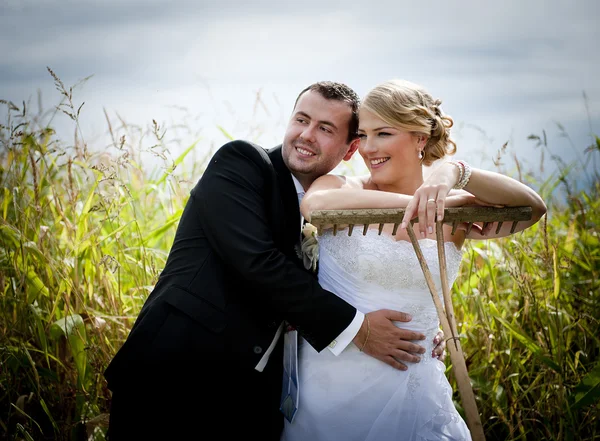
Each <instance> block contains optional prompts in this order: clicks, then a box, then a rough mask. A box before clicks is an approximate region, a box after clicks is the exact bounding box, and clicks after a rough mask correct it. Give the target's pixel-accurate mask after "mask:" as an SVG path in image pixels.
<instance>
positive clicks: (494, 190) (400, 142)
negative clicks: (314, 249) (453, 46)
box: [282, 80, 546, 441]
mask: <svg viewBox="0 0 600 441" xmlns="http://www.w3.org/2000/svg"><path fill="white" fill-rule="evenodd" d="M440 104H441V102H440V101H439V100H434V99H433V98H432V97H431V95H430V94H429V93H428V92H427V91H425V90H424V89H423V88H421V87H420V86H418V85H415V84H413V83H410V82H407V81H400V80H394V81H389V82H386V83H383V84H380V85H379V86H377V87H375V88H374V89H373V90H371V91H370V92H369V93H368V94H367V96H366V97H365V99H364V101H363V103H362V104H361V107H360V111H359V115H360V117H359V136H360V139H361V140H360V147H359V153H360V155H361V156H362V157H363V159H364V161H365V164H366V165H367V168H368V169H369V172H370V173H369V175H367V176H364V177H355V178H351V177H344V176H335V175H325V176H323V177H321V178H319V179H317V180H316V181H315V182H314V183H313V185H312V186H311V187H310V188H309V190H308V191H307V193H306V195H305V197H304V199H303V200H302V204H301V210H302V214H303V215H304V217H305V218H306V219H307V220H308V221H310V214H311V212H313V211H314V210H322V209H356V208H399V207H406V215H405V218H404V221H406V222H408V221H409V220H410V219H412V218H414V217H415V216H417V215H418V217H419V223H418V231H417V233H418V234H420V246H421V249H422V251H423V255H424V257H425V258H426V260H427V264H428V266H429V268H430V270H431V272H432V274H433V276H434V278H435V279H436V285H437V288H438V292H441V282H440V271H439V264H438V257H437V247H436V241H435V231H434V224H435V216H436V214H437V216H438V217H440V216H442V215H443V210H444V207H445V206H460V205H465V204H479V205H493V206H531V207H532V209H533V214H532V219H531V220H530V221H527V222H520V223H519V224H518V225H517V229H516V230H515V232H516V231H521V230H523V229H525V228H528V227H529V226H531V225H533V224H534V223H536V222H537V221H538V220H539V219H540V218H541V216H542V215H543V214H544V213H545V212H546V207H545V204H544V202H543V201H542V200H541V198H540V197H539V196H538V195H537V193H535V192H534V191H533V190H531V189H530V188H529V187H527V186H525V185H523V184H521V183H520V182H518V181H516V180H514V179H511V178H509V177H507V176H503V175H500V174H497V173H493V172H488V171H483V170H475V169H473V170H471V168H470V167H469V165H468V164H467V163H465V162H463V161H457V162H454V161H448V162H447V163H444V164H443V165H441V167H447V170H446V171H447V173H446V175H447V176H448V183H447V185H428V184H427V182H424V180H423V169H422V166H423V165H430V164H431V163H433V162H434V161H436V160H438V159H442V158H444V157H445V156H447V155H453V154H454V153H455V152H456V145H455V144H454V142H453V141H452V140H451V139H450V128H451V127H452V124H453V121H452V119H451V118H450V117H449V116H447V115H444V114H443V112H442V111H441V109H440V107H439V106H440ZM386 227H389V228H384V230H383V231H382V233H381V235H379V234H378V231H377V230H369V231H368V232H367V234H366V235H363V234H362V231H359V232H354V233H353V234H352V235H351V236H348V235H347V234H346V233H345V232H340V233H338V234H337V235H336V236H335V237H334V236H333V234H332V232H331V231H330V230H329V231H326V232H325V234H323V235H322V236H320V237H319V254H320V258H319V282H320V283H321V285H322V286H323V287H324V288H326V289H328V290H331V291H333V292H335V293H336V294H338V295H339V296H340V297H342V298H344V299H345V300H346V301H348V302H349V303H351V304H353V305H354V306H355V307H356V308H357V309H359V310H361V311H362V312H364V313H365V314H366V315H365V321H366V322H367V326H368V321H369V316H370V314H373V313H374V312H373V311H376V310H378V309H382V308H388V309H396V310H399V311H403V312H407V313H409V314H410V315H411V316H412V321H411V322H409V323H408V324H407V323H403V324H402V327H403V328H410V329H412V330H414V331H418V332H421V333H423V334H425V335H426V336H427V337H428V338H427V339H426V340H425V341H428V342H431V341H433V337H434V336H435V334H436V333H437V331H438V329H439V321H438V317H437V313H436V309H435V306H434V303H433V300H432V299H431V294H430V292H429V290H428V288H427V284H426V282H425V278H424V276H423V273H422V270H421V266H420V264H419V262H418V260H417V257H416V255H415V253H414V250H413V247H412V244H411V243H410V241H409V238H408V235H407V232H406V223H405V222H403V224H402V225H401V228H399V229H398V231H397V232H396V234H395V235H392V226H391V225H389V226H387V225H386ZM510 228H511V225H510V224H509V225H505V226H502V228H500V230H499V231H498V232H496V225H494V224H491V225H488V226H486V227H485V228H483V227H475V228H473V229H471V230H470V231H469V233H468V234H467V233H466V230H465V229H462V230H460V229H459V230H457V231H456V232H455V233H454V234H451V226H447V225H445V226H444V237H445V240H446V243H445V249H446V263H447V269H448V273H447V274H448V279H449V280H448V283H449V286H452V283H453V282H454V280H455V278H456V276H457V275H458V271H459V266H460V263H461V258H462V252H461V248H462V246H463V243H464V241H465V239H488V238H494V237H503V236H507V235H509V234H511V232H510ZM421 343H422V342H421ZM369 346H370V343H369V334H368V332H367V335H366V338H365V341H364V343H363V344H359V345H354V344H351V345H350V346H348V347H347V348H346V349H345V350H344V351H343V352H342V353H341V354H339V355H338V356H335V355H333V354H332V353H330V352H329V351H322V352H320V353H317V352H316V351H315V350H314V349H313V348H312V347H311V346H310V345H309V344H302V345H301V349H300V353H299V359H300V361H299V370H300V372H299V374H300V375H299V377H300V387H299V389H300V401H299V409H298V411H297V413H296V415H295V418H294V420H293V422H292V423H289V422H288V421H285V429H284V432H283V435H282V440H285V441H326V440H332V441H333V440H335V441H338V440H344V441H352V440H356V441H359V440H360V441H363V440H373V441H385V440H402V441H409V440H415V441H417V440H470V439H471V437H470V434H469V430H468V428H467V426H466V424H465V422H464V420H463V419H462V417H461V416H460V414H459V413H458V412H457V410H456V408H455V406H454V404H453V402H452V389H451V387H450V384H449V382H448V380H447V378H446V376H445V365H444V363H443V362H441V361H439V360H438V359H437V358H434V357H431V355H424V356H423V357H422V359H421V360H420V362H418V363H414V364H413V363H410V362H407V363H406V364H407V366H406V367H405V370H397V369H394V368H393V367H392V366H390V365H388V364H393V363H394V362H395V361H396V360H394V361H392V360H390V362H389V363H388V364H386V363H384V362H382V361H380V360H378V359H375V358H373V357H368V356H366V355H365V354H363V353H362V352H365V353H369ZM430 346H431V344H430ZM427 349H428V351H426V352H425V353H426V354H430V353H431V350H432V347H428V348H427ZM413 357H414V358H413V361H418V360H419V359H420V358H419V356H417V355H414V356H413Z"/></svg>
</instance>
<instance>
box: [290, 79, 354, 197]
mask: <svg viewBox="0 0 600 441" xmlns="http://www.w3.org/2000/svg"><path fill="white" fill-rule="evenodd" d="M351 116H352V109H351V108H350V105H348V104H347V103H345V102H343V101H338V100H328V99H326V98H324V97H323V96H322V95H321V94H320V93H318V92H315V91H313V90H309V91H307V92H305V93H304V94H303V95H302V96H301V97H300V98H299V99H298V102H297V103H296V107H294V112H293V114H292V117H291V119H290V121H289V123H288V126H287V129H286V131H285V136H284V138H283V151H282V154H283V161H284V162H285V164H286V165H287V167H288V168H289V169H290V171H291V172H292V173H293V174H294V176H296V178H298V180H299V181H300V182H301V183H302V185H304V187H305V189H306V188H307V187H308V185H310V184H311V183H312V182H313V181H314V180H315V179H317V178H318V177H319V176H322V175H324V174H327V173H329V172H330V171H331V170H333V169H334V168H335V167H336V166H337V165H338V164H339V163H340V162H341V161H342V159H349V158H350V156H352V153H354V150H355V148H354V144H355V143H354V142H348V129H349V124H350V118H351ZM356 147H358V144H357V143H356Z"/></svg>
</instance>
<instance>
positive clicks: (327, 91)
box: [294, 81, 360, 142]
mask: <svg viewBox="0 0 600 441" xmlns="http://www.w3.org/2000/svg"><path fill="white" fill-rule="evenodd" d="M309 90H312V91H313V92H317V93H318V94H319V95H321V96H322V97H323V98H325V99H326V100H336V101H343V102H345V103H347V104H348V105H349V106H350V109H351V110H352V115H351V116H350V124H349V125H348V142H351V141H352V140H353V139H355V138H357V137H358V106H359V105H360V98H359V97H358V94H357V93H356V92H355V91H354V90H352V89H351V88H350V87H348V86H346V85H345V84H343V83H336V82H333V81H319V82H318V83H314V84H311V85H310V86H308V87H307V88H306V89H304V90H303V91H302V92H300V94H299V95H298V98H296V102H295V103H294V108H296V104H298V100H299V99H300V97H301V96H302V95H304V93H306V92H308V91H309Z"/></svg>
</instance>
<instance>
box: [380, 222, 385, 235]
mask: <svg viewBox="0 0 600 441" xmlns="http://www.w3.org/2000/svg"><path fill="white" fill-rule="evenodd" d="M384 225H385V224H379V235H380V236H381V232H382V231H383V226H384Z"/></svg>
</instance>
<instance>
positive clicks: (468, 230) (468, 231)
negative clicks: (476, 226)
mask: <svg viewBox="0 0 600 441" xmlns="http://www.w3.org/2000/svg"><path fill="white" fill-rule="evenodd" d="M471 228H473V222H469V223H468V224H467V233H466V234H469V233H470V232H471Z"/></svg>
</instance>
